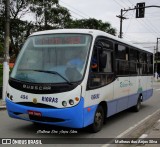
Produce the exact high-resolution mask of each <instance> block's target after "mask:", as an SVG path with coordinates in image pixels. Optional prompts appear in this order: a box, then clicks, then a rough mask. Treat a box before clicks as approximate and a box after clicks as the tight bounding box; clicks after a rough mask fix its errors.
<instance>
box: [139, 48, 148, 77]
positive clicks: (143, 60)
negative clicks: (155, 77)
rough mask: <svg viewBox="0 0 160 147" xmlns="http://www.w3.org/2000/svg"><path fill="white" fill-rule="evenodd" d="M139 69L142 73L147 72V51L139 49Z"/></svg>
mask: <svg viewBox="0 0 160 147" xmlns="http://www.w3.org/2000/svg"><path fill="white" fill-rule="evenodd" d="M139 70H140V75H146V74H147V53H145V52H143V51H139Z"/></svg>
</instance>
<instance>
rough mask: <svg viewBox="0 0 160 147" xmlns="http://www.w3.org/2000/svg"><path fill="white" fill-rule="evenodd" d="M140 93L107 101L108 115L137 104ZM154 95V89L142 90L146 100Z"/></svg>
mask: <svg viewBox="0 0 160 147" xmlns="http://www.w3.org/2000/svg"><path fill="white" fill-rule="evenodd" d="M139 94H140V93H135V94H132V95H128V96H125V97H121V98H117V99H114V100H111V101H108V102H107V107H108V112H107V117H109V116H111V115H114V114H116V113H118V112H121V111H123V110H125V109H127V108H130V107H132V106H134V105H136V103H137V100H138V97H139ZM152 95H153V89H149V90H146V91H143V92H142V96H143V101H146V100H147V99H149V98H150V97H151V96H152Z"/></svg>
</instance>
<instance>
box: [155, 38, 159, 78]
mask: <svg viewBox="0 0 160 147" xmlns="http://www.w3.org/2000/svg"><path fill="white" fill-rule="evenodd" d="M159 39H160V38H157V44H156V53H155V55H156V56H155V60H156V65H155V78H157V74H158V73H157V67H158V40H159Z"/></svg>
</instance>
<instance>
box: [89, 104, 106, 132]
mask: <svg viewBox="0 0 160 147" xmlns="http://www.w3.org/2000/svg"><path fill="white" fill-rule="evenodd" d="M103 123H104V109H103V107H102V106H101V105H99V106H98V107H97V110H96V112H95V115H94V122H93V124H91V125H90V131H91V132H92V133H96V132H98V131H100V130H101V129H102V126H103Z"/></svg>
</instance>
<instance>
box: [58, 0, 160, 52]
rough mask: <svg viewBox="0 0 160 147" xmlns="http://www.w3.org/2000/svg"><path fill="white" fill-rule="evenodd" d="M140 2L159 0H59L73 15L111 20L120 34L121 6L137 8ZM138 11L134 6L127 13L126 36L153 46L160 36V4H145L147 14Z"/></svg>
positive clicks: (142, 44)
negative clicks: (138, 15)
mask: <svg viewBox="0 0 160 147" xmlns="http://www.w3.org/2000/svg"><path fill="white" fill-rule="evenodd" d="M140 2H145V6H151V5H157V6H160V0H98V1H97V0H59V3H60V5H61V6H64V7H66V8H67V9H69V10H70V13H71V15H72V18H73V19H88V18H95V19H98V20H102V21H103V22H109V23H110V24H111V25H112V27H113V28H115V29H116V30H117V36H118V35H119V28H120V19H119V18H118V17H116V16H117V15H120V10H121V9H128V8H134V7H135V6H136V4H137V3H140ZM135 13H136V11H135V10H132V11H128V12H127V13H125V14H124V16H125V17H126V18H127V19H125V20H124V21H123V29H122V31H123V38H124V39H125V40H127V41H129V42H132V43H135V44H138V45H141V46H143V47H145V48H150V49H152V50H154V48H155V46H156V41H157V38H160V27H159V26H160V8H146V9H145V18H135ZM159 42H160V39H159ZM159 46H160V45H159ZM159 51H160V47H159Z"/></svg>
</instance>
